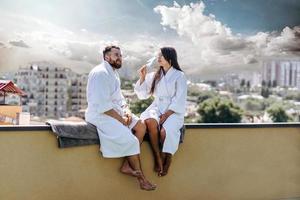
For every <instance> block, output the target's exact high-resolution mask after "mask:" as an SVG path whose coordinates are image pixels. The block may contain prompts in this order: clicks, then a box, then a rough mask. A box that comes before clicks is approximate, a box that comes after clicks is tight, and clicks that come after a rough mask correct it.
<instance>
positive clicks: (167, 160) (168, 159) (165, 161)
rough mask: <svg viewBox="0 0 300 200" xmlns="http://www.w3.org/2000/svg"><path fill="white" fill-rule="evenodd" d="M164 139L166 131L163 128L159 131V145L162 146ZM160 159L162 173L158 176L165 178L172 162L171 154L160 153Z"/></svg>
mask: <svg viewBox="0 0 300 200" xmlns="http://www.w3.org/2000/svg"><path fill="white" fill-rule="evenodd" d="M165 139H166V130H165V129H164V128H162V129H161V130H160V142H161V144H164V142H165ZM161 158H162V162H163V171H162V173H160V176H165V175H167V174H168V171H169V167H170V165H171V162H172V154H170V153H163V152H162V153H161Z"/></svg>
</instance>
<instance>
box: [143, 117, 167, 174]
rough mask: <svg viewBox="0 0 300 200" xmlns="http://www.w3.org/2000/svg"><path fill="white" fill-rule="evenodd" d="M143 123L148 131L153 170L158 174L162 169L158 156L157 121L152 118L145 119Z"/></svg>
mask: <svg viewBox="0 0 300 200" xmlns="http://www.w3.org/2000/svg"><path fill="white" fill-rule="evenodd" d="M145 123H146V126H147V128H148V131H149V138H150V143H151V147H152V152H153V155H154V159H155V167H154V170H155V171H156V172H158V175H159V174H160V173H162V171H163V163H162V160H161V157H160V148H159V132H158V123H157V121H156V120H155V119H152V118H150V119H146V120H145Z"/></svg>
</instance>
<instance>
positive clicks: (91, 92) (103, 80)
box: [87, 71, 113, 113]
mask: <svg viewBox="0 0 300 200" xmlns="http://www.w3.org/2000/svg"><path fill="white" fill-rule="evenodd" d="M109 79H110V78H109V76H108V75H107V74H105V73H104V72H101V71H98V72H95V73H93V74H90V76H89V80H88V85H87V99H88V103H89V106H90V105H91V107H92V108H93V109H94V110H95V111H96V112H97V113H104V112H106V111H108V110H110V109H113V105H112V100H111V91H110V90H111V87H110V84H109V83H110V82H112V81H110V80H109Z"/></svg>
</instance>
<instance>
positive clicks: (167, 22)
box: [154, 1, 300, 71]
mask: <svg viewBox="0 0 300 200" xmlns="http://www.w3.org/2000/svg"><path fill="white" fill-rule="evenodd" d="M204 10H205V4H204V3H203V2H202V1H200V2H199V3H191V4H190V5H184V6H180V5H178V4H177V3H176V2H174V5H173V6H170V7H167V6H163V5H159V6H157V7H155V8H154V11H155V12H156V13H159V14H160V15H161V25H162V26H163V27H164V28H166V27H168V28H170V29H173V30H175V31H176V32H177V34H178V35H179V36H181V39H182V38H188V39H189V40H190V41H191V43H192V44H188V43H185V44H181V46H180V48H184V49H185V51H186V56H185V57H184V59H183V61H184V64H185V65H187V66H190V67H191V68H197V69H198V70H199V71H201V70H206V69H207V68H214V69H218V68H220V69H221V68H224V67H226V66H239V67H245V68H246V67H247V66H248V64H253V63H257V62H258V61H259V60H260V59H261V58H262V57H264V56H280V55H286V54H290V55H293V54H298V55H299V53H300V47H299V46H300V27H294V28H293V29H291V28H289V27H286V28H284V29H283V31H282V32H281V33H280V34H278V33H276V32H272V33H268V32H267V33H264V32H259V33H257V34H256V35H253V36H244V37H243V36H241V35H240V34H234V33H232V31H231V29H230V28H229V27H227V26H226V25H224V24H222V23H221V22H220V21H218V20H216V18H215V16H214V15H212V14H210V15H205V14H204ZM187 52H188V53H187ZM249 66H250V65H249ZM205 68H206V69H205Z"/></svg>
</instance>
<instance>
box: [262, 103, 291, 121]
mask: <svg viewBox="0 0 300 200" xmlns="http://www.w3.org/2000/svg"><path fill="white" fill-rule="evenodd" d="M267 112H268V114H269V115H270V117H271V119H272V121H273V122H287V121H289V120H291V118H290V117H289V116H288V114H287V113H286V112H285V110H284V108H283V107H282V106H280V105H278V104H273V105H272V106H270V108H268V109H267Z"/></svg>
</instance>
